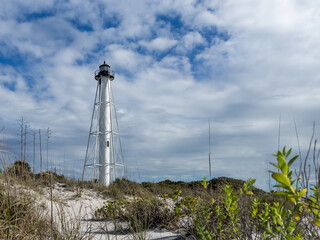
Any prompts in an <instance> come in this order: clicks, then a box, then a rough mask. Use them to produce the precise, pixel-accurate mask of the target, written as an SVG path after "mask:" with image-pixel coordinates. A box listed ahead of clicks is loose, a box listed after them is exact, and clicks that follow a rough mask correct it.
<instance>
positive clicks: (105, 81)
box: [82, 62, 125, 186]
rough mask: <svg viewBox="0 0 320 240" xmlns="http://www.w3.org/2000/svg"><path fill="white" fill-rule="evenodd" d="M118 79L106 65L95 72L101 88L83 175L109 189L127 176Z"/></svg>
mask: <svg viewBox="0 0 320 240" xmlns="http://www.w3.org/2000/svg"><path fill="white" fill-rule="evenodd" d="M114 76H115V73H114V71H112V70H111V69H110V66H109V65H108V64H106V62H104V63H103V64H101V65H100V66H99V69H98V70H97V71H95V74H94V78H95V80H96V81H97V87H96V94H95V100H94V106H93V112H92V117H91V124H90V130H89V137H88V143H87V149H86V156H85V162H84V167H83V172H82V180H84V179H88V177H89V178H91V180H92V181H94V182H98V183H99V184H100V185H105V186H109V185H110V183H111V182H112V181H114V180H115V179H116V178H122V177H124V173H125V167H124V162H123V155H122V146H121V140H120V134H119V125H118V119H117V114H116V107H115V104H114V98H113V93H112V87H111V83H112V82H113V80H114ZM89 169H91V170H89ZM119 169H120V170H119ZM89 175H90V176H89Z"/></svg>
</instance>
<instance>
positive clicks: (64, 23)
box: [0, 0, 320, 186]
mask: <svg viewBox="0 0 320 240" xmlns="http://www.w3.org/2000/svg"><path fill="white" fill-rule="evenodd" d="M11 2H12V1H10V2H8V1H7V2H3V3H1V7H0V9H1V10H0V21H1V22H0V24H1V26H2V27H1V28H0V36H1V40H0V53H1V55H0V57H2V58H0V61H2V65H1V68H0V102H1V103H2V104H1V105H0V112H1V120H2V121H3V122H4V123H5V124H6V125H8V129H11V130H10V131H11V132H10V133H8V135H10V136H14V135H15V133H14V131H15V128H16V125H15V124H16V123H15V121H16V119H18V118H19V117H20V116H21V115H23V116H25V118H26V120H27V121H29V122H30V124H31V125H32V127H33V128H35V129H38V128H42V129H46V128H47V127H50V128H52V132H53V136H55V138H53V139H52V141H53V142H52V144H53V145H54V147H53V148H52V149H55V150H53V151H54V155H55V156H56V159H55V160H54V161H56V162H57V163H58V162H61V159H62V158H63V153H64V152H65V153H66V155H67V156H68V159H70V162H71V163H74V162H76V161H77V162H79V161H82V160H83V159H81V160H80V159H79V158H81V156H82V155H83V154H84V151H85V144H86V137H87V133H88V128H89V121H90V117H91V116H90V114H91V113H90V111H91V110H92V104H93V98H94V91H95V85H96V81H95V80H94V78H93V72H94V70H96V69H97V68H98V66H99V64H101V63H102V62H103V61H104V60H106V61H107V63H108V64H110V66H111V68H112V69H113V70H115V71H116V78H115V81H114V82H113V87H114V92H115V99H116V105H117V107H118V108H119V109H121V111H120V112H119V124H120V131H121V133H122V134H123V138H122V139H123V141H124V144H123V146H124V150H125V152H124V154H125V156H126V161H127V164H128V165H129V166H133V165H135V162H136V159H138V162H139V165H140V168H141V169H140V170H141V172H142V173H143V175H144V178H148V177H149V178H151V177H155V178H156V179H164V178H166V177H171V178H175V179H176V180H178V179H179V177H180V176H181V179H182V180H183V177H185V178H188V179H189V180H192V178H193V179H195V178H198V179H199V178H201V177H203V175H205V174H207V152H208V149H207V144H208V143H207V135H208V119H211V120H212V122H213V125H212V126H213V127H212V135H213V138H212V139H213V146H212V149H213V161H214V171H213V172H214V176H219V175H222V174H225V175H227V176H233V177H240V178H247V177H248V176H251V177H255V178H258V185H259V186H265V179H264V178H263V177H261V176H264V174H265V171H266V169H267V167H266V162H269V161H271V160H272V159H271V158H270V154H271V153H273V152H275V150H276V149H277V134H278V119H279V115H280V113H281V115H282V125H283V131H282V136H283V138H282V143H283V144H287V145H288V146H289V144H290V145H291V146H293V147H294V146H295V144H296V142H295V136H294V128H293V124H292V122H293V121H292V119H293V118H294V119H296V121H297V123H298V129H301V132H302V133H303V134H301V135H303V136H301V139H302V142H303V143H306V145H307V144H308V143H307V142H308V141H307V140H308V139H307V138H308V137H309V135H310V134H309V133H310V128H311V124H312V121H313V120H316V121H319V118H320V116H319V114H318V102H319V99H318V97H317V96H318V94H317V93H318V92H319V89H320V72H319V67H318V65H319V59H320V47H319V43H318V42H319V36H320V30H319V28H318V25H317V23H318V22H319V20H320V19H319V15H318V14H317V13H318V12H319V7H320V6H319V5H318V4H316V3H315V2H314V1H304V2H297V1H281V2H279V1H269V0H265V1H258V2H257V1H249V0H246V1H241V2H239V1H238V2H237V1H201V2H199V1H195V0H188V1H182V0H177V1H166V0H165V1H161V2H146V1H135V2H131V1H117V2H115V1H114V2H108V3H106V2H103V1H101V2H90V3H89V2H85V1H69V2H63V3H60V5H59V7H58V9H55V8H54V7H53V5H54V2H46V3H45V2H43V1H40V2H39V1H37V2H34V3H33V4H30V3H28V4H25V3H24V2H19V1H15V2H14V3H11ZM55 10H57V11H55ZM46 12H50V14H48V16H45V14H44V16H39V17H37V16H36V15H37V14H38V13H39V14H40V15H41V13H46ZM30 14H34V16H35V17H34V18H30V17H27V15H30ZM159 16H162V17H163V18H162V20H161V21H159V19H158V18H159ZM166 17H167V19H169V20H165V19H166ZM21 19H23V21H22V20H21ZM170 19H173V20H170ZM104 20H106V21H107V22H104ZM112 21H114V22H112ZM166 21H167V22H166ZM108 24H109V25H108ZM81 26H82V27H83V26H87V27H88V29H86V27H84V29H82V27H81ZM210 29H211V30H212V29H216V31H212V32H210V31H209V30H210ZM221 32H223V33H224V34H227V35H228V39H227V40H226V39H224V38H223V37H221V36H220V35H219V34H220V33H221ZM150 39H151V40H150ZM146 50H147V51H146ZM169 50H171V51H169ZM194 50H195V51H194ZM162 54H164V55H162ZM19 62H20V64H19ZM10 66H11V67H10ZM30 79H31V80H30ZM5 83H6V84H13V83H14V84H15V86H16V89H15V90H14V91H12V90H10V89H8V88H7V87H5V86H4V85H5ZM9 125H10V126H9ZM317 126H318V125H317ZM11 139H12V138H11ZM74 150H75V151H76V153H74ZM81 165H82V164H81ZM195 166H196V167H195ZM226 166H228V167H226ZM190 169H191V170H190ZM239 169H240V170H239ZM76 170H79V171H81V169H76ZM148 172H149V173H148Z"/></svg>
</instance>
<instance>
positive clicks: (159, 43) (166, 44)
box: [140, 37, 178, 51]
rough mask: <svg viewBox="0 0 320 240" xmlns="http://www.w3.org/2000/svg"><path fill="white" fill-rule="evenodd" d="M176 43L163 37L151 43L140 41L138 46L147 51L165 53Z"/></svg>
mask: <svg viewBox="0 0 320 240" xmlns="http://www.w3.org/2000/svg"><path fill="white" fill-rule="evenodd" d="M177 43H178V41H177V40H175V39H168V38H164V37H157V38H155V39H153V40H151V41H145V40H143V41H141V42H140V44H141V45H142V46H143V47H145V48H147V49H148V50H149V51H166V50H168V49H170V48H172V47H174V46H175V45H176V44H177Z"/></svg>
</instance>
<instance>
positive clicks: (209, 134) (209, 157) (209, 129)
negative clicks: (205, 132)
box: [209, 119, 211, 179]
mask: <svg viewBox="0 0 320 240" xmlns="http://www.w3.org/2000/svg"><path fill="white" fill-rule="evenodd" d="M209 177H210V179H211V129H210V119H209Z"/></svg>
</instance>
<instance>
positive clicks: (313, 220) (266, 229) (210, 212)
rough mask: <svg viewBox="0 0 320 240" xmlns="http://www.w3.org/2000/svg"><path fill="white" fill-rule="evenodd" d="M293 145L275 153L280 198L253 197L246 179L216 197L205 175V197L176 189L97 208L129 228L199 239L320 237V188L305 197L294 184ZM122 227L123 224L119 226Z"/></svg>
mask: <svg viewBox="0 0 320 240" xmlns="http://www.w3.org/2000/svg"><path fill="white" fill-rule="evenodd" d="M290 153H291V149H290V150H289V151H288V152H287V151H286V149H285V148H284V149H283V150H282V151H278V153H277V154H276V155H274V156H276V158H277V163H272V165H273V166H274V167H275V168H276V171H275V172H272V178H273V179H274V180H275V181H276V182H277V185H275V186H274V187H276V188H278V189H281V190H279V191H277V192H275V195H278V196H282V197H281V198H279V197H278V198H277V199H278V200H279V201H274V202H266V201H261V200H259V198H257V197H255V196H254V194H253V191H254V189H255V187H254V186H253V185H254V183H255V180H253V179H249V180H248V181H246V182H245V183H244V184H243V186H242V187H241V188H240V189H239V190H238V191H235V190H234V189H233V188H232V186H231V185H225V187H224V194H223V195H220V196H218V197H215V198H214V195H212V194H210V191H206V190H207V189H208V188H209V187H210V186H209V185H210V182H208V181H207V180H206V178H205V179H204V181H203V182H202V185H203V188H204V189H203V192H205V193H206V194H207V195H208V196H209V197H205V198H201V197H199V196H193V197H188V196H184V197H182V196H181V191H180V190H177V191H176V192H175V193H174V194H172V195H171V196H170V197H169V196H168V195H167V194H163V195H162V197H161V198H151V199H142V198H137V197H134V198H123V199H122V200H114V201H109V202H106V204H105V206H103V207H102V208H100V209H98V210H97V211H96V215H97V216H98V217H101V218H103V219H109V220H112V221H114V223H115V225H118V226H120V225H119V223H120V222H122V221H128V222H129V226H130V227H131V228H130V229H131V230H132V231H133V232H136V231H143V230H145V229H148V228H149V227H155V226H157V227H159V226H166V227H168V226H169V225H171V226H175V227H183V228H184V229H185V232H186V234H187V235H191V236H194V237H196V238H197V239H205V240H213V239H253V238H256V239H294V240H299V239H319V238H320V231H319V230H320V228H319V226H320V194H319V186H317V185H313V187H312V188H311V194H309V197H306V193H307V188H302V187H301V186H300V187H295V186H294V184H295V185H296V186H298V183H299V180H300V178H299V177H296V178H293V171H292V170H291V169H290V167H291V165H292V164H293V163H294V161H295V160H296V159H297V157H298V156H295V157H293V158H291V159H289V160H287V159H288V157H289V155H290ZM120 230H121V229H120Z"/></svg>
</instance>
